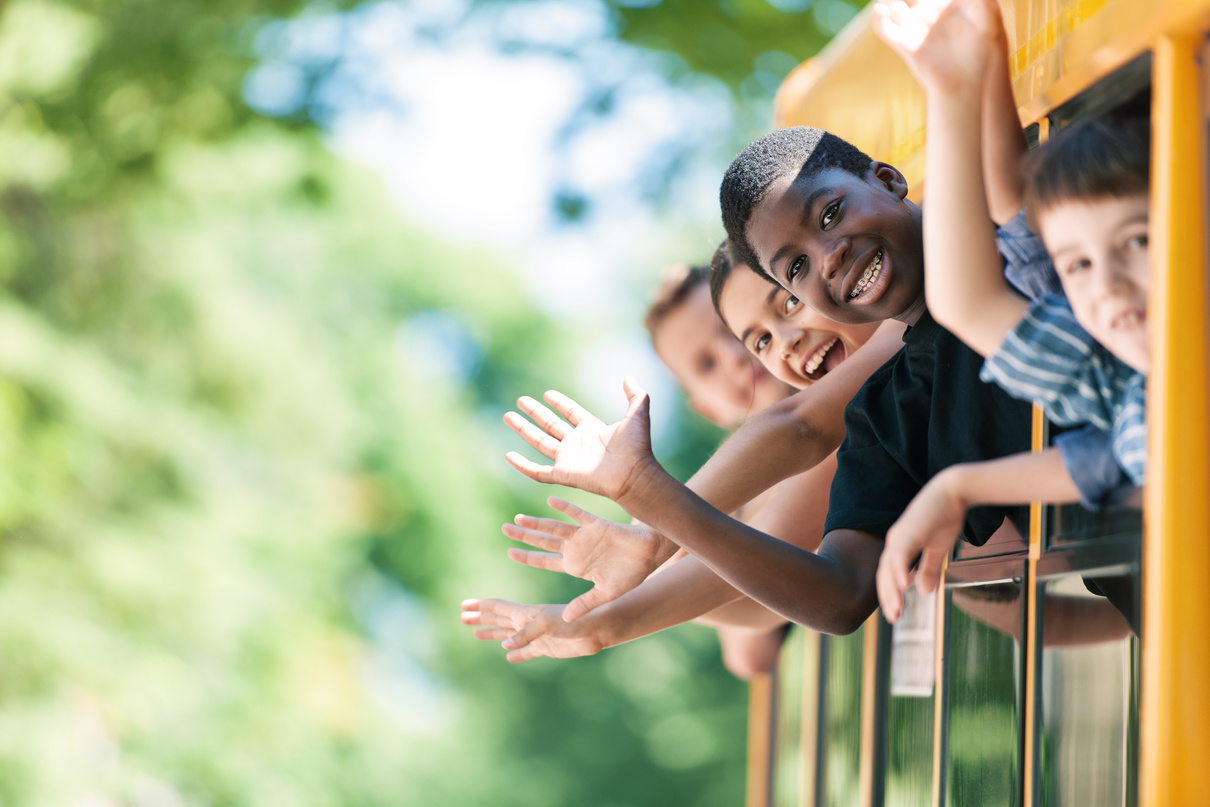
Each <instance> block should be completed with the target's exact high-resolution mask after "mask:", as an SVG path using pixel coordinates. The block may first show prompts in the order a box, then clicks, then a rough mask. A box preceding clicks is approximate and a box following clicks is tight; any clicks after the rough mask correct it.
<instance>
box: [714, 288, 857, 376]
mask: <svg viewBox="0 0 1210 807" xmlns="http://www.w3.org/2000/svg"><path fill="white" fill-rule="evenodd" d="M718 302H719V309H720V310H721V311H722V314H723V318H724V319H725V320H726V321H727V325H728V326H729V327H730V328H731V330H732V332H733V333H734V334H735V335H736V336H737V337H739V340H740V342H742V343H743V345H744V347H745V348H747V349H748V351H749V352H751V353H752V354H754V355H755V356H756V357H757V358H758V359H760V362H761V364H763V365H764V366H765V367H766V368H768V370H769V372H770V373H772V374H773V375H775V376H776V377H777V378H780V379H781V380H782V381H785V382H786V383H787V384H790V385H791V386H794V387H797V388H798V389H802V388H804V387H807V386H810V385H811V384H812V383H813V382H815V381H818V380H819V379H821V378H823V377H824V376H825V375H827V374H828V372H829V371H831V370H833V369H835V368H836V367H837V366H838V365H839V364H840V363H841V362H842V361H844V360H845V359H847V358H848V357H849V356H851V355H852V354H853V351H854V350H856V349H857V348H859V347H861V346H862V345H864V344H865V343H866V340H867V339H869V338H870V337H871V336H873V334H874V331H876V330H878V324H879V323H877V322H872V323H866V324H862V325H842V324H840V323H837V322H832V321H831V320H829V319H826V318H825V317H823V316H822V315H820V314H819V313H817V312H815V311H812V310H811V309H810V308H807V307H806V306H805V305H803V304H802V303H801V302H799V301H798V298H797V297H793V296H791V295H790V293H789V292H787V291H786V290H785V289H783V288H782V287H781V286H775V285H773V284H772V283H770V282H769V281H767V280H765V279H764V278H762V277H760V276H759V275H758V274H756V272H753V271H752V270H751V269H749V268H747V267H745V266H738V267H736V268H735V270H734V271H733V272H732V273H731V276H730V277H728V278H727V283H726V285H724V286H723V290H722V293H721V294H720V295H719V301H718Z"/></svg>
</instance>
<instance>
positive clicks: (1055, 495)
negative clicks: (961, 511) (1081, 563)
mask: <svg viewBox="0 0 1210 807" xmlns="http://www.w3.org/2000/svg"><path fill="white" fill-rule="evenodd" d="M937 483H938V484H942V485H946V486H948V487H950V489H951V490H952V491H953V492H954V493H955V494H956V495H957V496H958V497H959V498H960V499H961V501H963V502H964V503H965V504H966V505H967V507H975V506H978V505H984V504H1024V503H1026V502H1048V503H1051V504H1068V503H1072V502H1078V501H1079V500H1080V491H1079V489H1078V488H1077V487H1076V485H1075V482H1073V481H1072V479H1071V474H1069V473H1068V472H1067V466H1065V465H1064V464H1063V456H1062V454H1061V453H1060V452H1059V450H1058V449H1057V448H1048V449H1045V450H1044V451H1037V452H1029V453H1025V454H1014V455H1012V456H1009V457H1001V458H999V459H995V460H986V461H984V462H969V463H963V464H962V465H953V466H950V467H949V468H946V469H945V470H944V471H942V472H941V473H940V474H938V476H937Z"/></svg>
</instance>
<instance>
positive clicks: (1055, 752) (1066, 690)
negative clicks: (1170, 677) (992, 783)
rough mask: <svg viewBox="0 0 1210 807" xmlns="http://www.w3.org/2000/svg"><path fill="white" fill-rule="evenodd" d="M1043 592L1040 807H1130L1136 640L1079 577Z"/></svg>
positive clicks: (1108, 587) (1112, 582) (1111, 582)
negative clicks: (1092, 805) (1095, 806)
mask: <svg viewBox="0 0 1210 807" xmlns="http://www.w3.org/2000/svg"><path fill="white" fill-rule="evenodd" d="M1131 577H1132V578H1134V579H1137V578H1136V577H1134V576H1131ZM1125 582H1126V584H1127V585H1129V583H1130V582H1132V580H1131V579H1130V578H1127V579H1126V580H1125ZM1122 583H1123V578H1120V577H1119V578H1105V577H1102V578H1098V579H1096V580H1093V581H1092V585H1093V586H1094V587H1096V588H1098V589H1100V590H1104V591H1113V590H1115V588H1120V587H1121V585H1122ZM1041 591H1042V593H1043V595H1044V599H1043V600H1042V619H1043V629H1042V639H1043V648H1042V677H1041V710H1042V740H1041V765H1040V790H1041V796H1042V799H1041V803H1042V804H1043V805H1045V806H1046V807H1063V806H1064V805H1080V806H1081V807H1082V805H1086V804H1096V805H1104V806H1105V807H1110V806H1113V807H1132V805H1134V804H1135V803H1136V802H1137V784H1136V780H1135V772H1136V770H1137V762H1138V728H1139V727H1138V685H1139V641H1138V638H1137V637H1136V636H1135V635H1134V634H1133V633H1132V632H1131V629H1130V625H1129V622H1128V621H1127V619H1126V618H1125V617H1123V616H1122V614H1121V613H1120V611H1119V609H1118V608H1116V607H1115V606H1114V604H1113V602H1111V601H1110V600H1107V599H1105V598H1104V597H1100V596H1096V595H1094V594H1092V593H1091V592H1090V591H1089V588H1088V586H1087V585H1086V584H1085V581H1084V579H1082V578H1081V577H1080V576H1079V575H1072V576H1070V577H1063V578H1060V579H1058V580H1051V581H1048V582H1046V583H1044V584H1043V585H1042V586H1041Z"/></svg>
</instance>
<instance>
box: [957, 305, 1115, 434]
mask: <svg viewBox="0 0 1210 807" xmlns="http://www.w3.org/2000/svg"><path fill="white" fill-rule="evenodd" d="M1131 375H1133V371H1132V370H1129V368H1126V367H1125V365H1123V364H1122V363H1121V362H1120V361H1118V360H1117V359H1116V358H1115V357H1114V356H1113V355H1112V354H1110V353H1109V352H1108V351H1107V350H1105V348H1103V347H1102V346H1101V345H1100V344H1099V343H1098V342H1097V341H1096V340H1095V339H1093V338H1092V337H1091V336H1090V335H1089V334H1088V332H1087V331H1085V330H1084V329H1083V328H1082V327H1080V324H1079V323H1078V322H1076V318H1075V315H1074V314H1073V313H1072V311H1071V306H1070V305H1069V304H1068V303H1067V300H1066V299H1065V298H1062V297H1056V296H1054V295H1047V296H1045V297H1043V298H1041V299H1039V300H1035V301H1034V302H1033V304H1032V305H1031V306H1030V308H1029V311H1028V312H1026V314H1025V316H1024V317H1022V318H1021V321H1020V322H1019V323H1017V327H1016V328H1014V329H1013V330H1012V331H1011V332H1010V333H1009V334H1008V335H1007V336H1005V338H1004V342H1003V343H1001V345H1000V348H999V349H998V350H997V351H996V352H995V353H994V354H992V355H991V356H989V357H988V359H987V361H986V362H984V364H983V369H982V370H981V371H980V373H979V377H980V378H981V379H983V380H984V381H989V382H994V383H996V384H999V385H1000V386H1001V387H1002V388H1003V389H1004V390H1005V391H1006V392H1008V394H1009V395H1012V396H1013V397H1014V398H1020V399H1022V400H1026V401H1033V402H1034V403H1036V404H1038V405H1039V406H1041V407H1042V409H1044V410H1045V411H1046V415H1047V417H1049V418H1050V419H1051V420H1052V421H1054V422H1055V423H1057V424H1059V425H1061V426H1077V425H1082V424H1084V423H1091V424H1093V425H1094V426H1097V427H1098V428H1100V429H1102V430H1103V431H1110V430H1111V429H1112V428H1113V423H1114V419H1115V417H1116V415H1117V412H1116V411H1115V407H1114V403H1115V402H1116V401H1120V400H1122V396H1123V394H1124V393H1125V392H1126V388H1127V383H1128V381H1129V378H1130V376H1131Z"/></svg>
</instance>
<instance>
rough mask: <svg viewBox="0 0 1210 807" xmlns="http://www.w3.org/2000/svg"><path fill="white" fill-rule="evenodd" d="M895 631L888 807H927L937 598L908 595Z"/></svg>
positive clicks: (914, 592)
mask: <svg viewBox="0 0 1210 807" xmlns="http://www.w3.org/2000/svg"><path fill="white" fill-rule="evenodd" d="M905 597H906V604H905V608H904V611H903V615H902V616H901V617H900V618H899V621H898V622H897V623H896V624H895V625H894V627H893V628H892V629H891V691H890V698H889V702H888V707H887V762H886V764H887V770H886V803H887V804H893V805H896V806H897V807H916V805H919V807H926V805H928V804H929V803H930V800H931V799H932V797H933V723H934V704H935V702H936V689H937V687H936V657H935V650H934V648H935V642H936V638H937V629H936V628H937V625H936V622H937V618H936V617H937V605H936V602H937V595H936V594H935V593H934V594H930V595H927V596H922V595H921V594H920V593H919V592H918V591H917V590H916V589H915V588H911V589H908V591H907V592H906V593H905Z"/></svg>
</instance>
